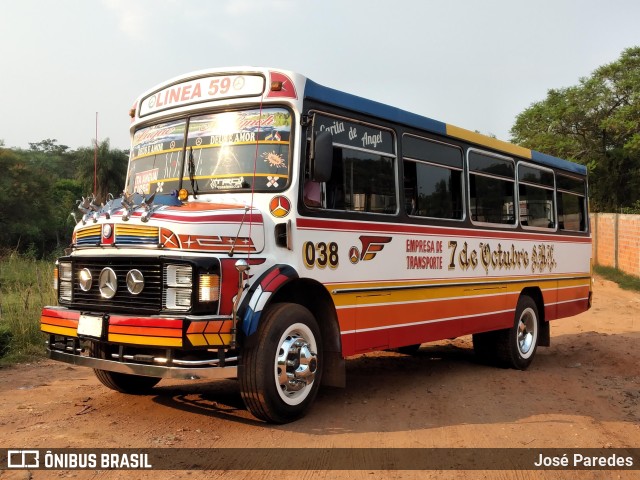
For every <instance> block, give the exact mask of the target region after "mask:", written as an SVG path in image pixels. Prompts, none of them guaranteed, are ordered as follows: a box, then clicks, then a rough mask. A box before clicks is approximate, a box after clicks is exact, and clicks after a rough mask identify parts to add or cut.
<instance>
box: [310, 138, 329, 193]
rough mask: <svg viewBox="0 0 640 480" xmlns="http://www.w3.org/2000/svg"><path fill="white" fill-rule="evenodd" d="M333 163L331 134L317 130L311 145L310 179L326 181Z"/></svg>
mask: <svg viewBox="0 0 640 480" xmlns="http://www.w3.org/2000/svg"><path fill="white" fill-rule="evenodd" d="M332 164H333V136H332V135H331V134H330V133H329V132H327V131H323V132H318V133H317V134H316V135H314V137H313V144H312V146H311V180H313V181H314V182H328V181H329V179H330V178H331V166H332Z"/></svg>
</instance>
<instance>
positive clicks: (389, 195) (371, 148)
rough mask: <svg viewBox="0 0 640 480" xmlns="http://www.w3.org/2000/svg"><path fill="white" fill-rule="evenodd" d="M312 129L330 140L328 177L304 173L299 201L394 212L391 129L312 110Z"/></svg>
mask: <svg viewBox="0 0 640 480" xmlns="http://www.w3.org/2000/svg"><path fill="white" fill-rule="evenodd" d="M313 130H314V132H315V133H319V132H329V133H330V134H331V137H332V143H333V164H332V168H331V178H330V179H329V181H327V182H324V183H316V182H313V181H311V180H310V179H309V175H308V169H309V163H308V164H307V174H306V175H305V182H304V185H303V202H304V204H305V205H306V206H307V207H309V208H323V209H326V210H340V211H347V212H366V213H381V214H395V213H397V211H398V200H397V198H398V192H397V187H396V185H397V181H396V176H397V175H396V172H397V165H396V155H395V141H394V135H393V131H392V130H390V129H385V128H382V127H377V126H375V125H371V124H365V123H360V122H357V121H355V120H346V119H343V118H340V117H334V116H329V115H325V114H320V113H316V114H314V119H313Z"/></svg>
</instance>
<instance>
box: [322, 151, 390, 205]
mask: <svg viewBox="0 0 640 480" xmlns="http://www.w3.org/2000/svg"><path fill="white" fill-rule="evenodd" d="M394 164H395V159H393V158H389V157H385V156H383V155H379V154H377V153H373V152H366V151H360V150H352V149H349V148H344V147H343V148H334V149H333V168H332V173H331V179H330V180H329V181H328V182H327V183H326V185H325V195H326V208H328V209H330V210H347V211H354V212H371V213H395V212H396V191H395V185H396V181H395V165H394Z"/></svg>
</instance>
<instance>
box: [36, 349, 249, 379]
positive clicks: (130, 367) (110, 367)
mask: <svg viewBox="0 0 640 480" xmlns="http://www.w3.org/2000/svg"><path fill="white" fill-rule="evenodd" d="M47 355H48V356H49V358H51V359H53V360H58V361H61V362H66V363H70V364H72V365H79V366H82V367H89V368H95V369H97V370H106V371H109V372H117V373H126V374H131V375H142V376H145V377H158V378H175V379H180V380H199V379H210V380H220V379H227V378H237V376H238V367H237V366H235V365H234V366H224V367H221V366H212V367H197V368H193V367H177V366H173V367H168V366H160V365H144V364H140V363H131V362H124V361H123V362H121V361H114V360H106V359H101V358H93V357H85V356H82V355H78V354H74V353H66V352H62V351H59V350H53V349H50V348H49V349H47Z"/></svg>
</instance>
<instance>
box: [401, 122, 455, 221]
mask: <svg viewBox="0 0 640 480" xmlns="http://www.w3.org/2000/svg"><path fill="white" fill-rule="evenodd" d="M405 137H412V138H415V139H418V140H421V141H425V142H427V143H435V144H439V145H442V146H445V147H449V148H453V149H455V150H458V151H459V152H460V167H459V168H458V167H453V166H450V165H445V164H442V163H438V162H434V161H429V160H422V159H418V158H413V157H410V156H407V155H405V154H404V148H403V149H402V177H403V178H402V183H403V185H402V191H403V194H402V196H403V200H406V197H405V195H404V180H405V178H406V175H405V173H404V162H405V161H409V162H414V163H416V164H424V165H432V166H434V167H440V168H444V169H447V170H451V171H459V172H460V181H461V185H460V206H461V208H462V217H461V218H442V217H430V216H423V215H411V214H409V213H407V214H406V215H407V216H408V217H409V218H411V219H425V220H435V221H447V222H458V223H463V222H464V221H466V219H467V208H466V207H467V205H466V204H467V202H466V201H465V198H464V193H465V190H466V184H467V178H466V175H465V171H464V163H465V160H464V157H465V155H464V149H463V148H462V147H460V146H458V145H453V144H451V143H446V142H441V141H438V140H434V139H432V138H427V137H422V136H420V135H416V134H413V133H403V134H402V145H403V147H404V138H405ZM416 182H417V179H416ZM403 204H404V203H403Z"/></svg>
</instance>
